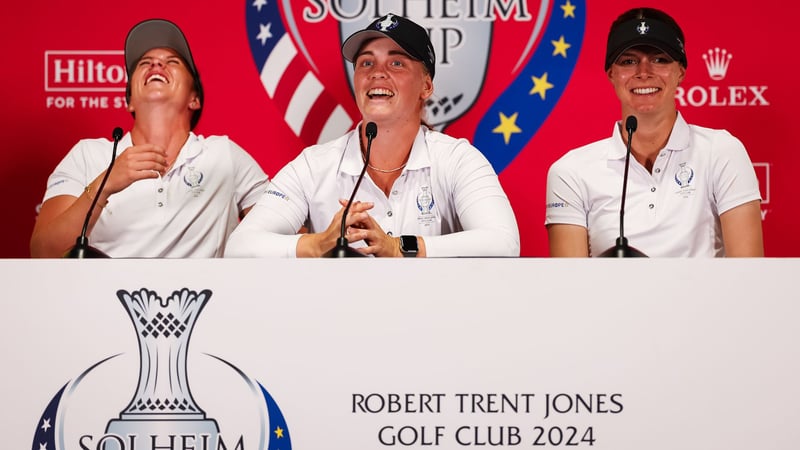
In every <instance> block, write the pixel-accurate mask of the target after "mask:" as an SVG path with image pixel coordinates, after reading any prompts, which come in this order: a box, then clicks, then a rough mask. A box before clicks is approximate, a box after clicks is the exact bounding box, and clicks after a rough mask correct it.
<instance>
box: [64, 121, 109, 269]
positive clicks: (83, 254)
mask: <svg viewBox="0 0 800 450" xmlns="http://www.w3.org/2000/svg"><path fill="white" fill-rule="evenodd" d="M112 136H113V138H114V148H113V149H112V150H111V162H110V163H109V164H108V169H106V174H105V175H104V176H103V180H102V181H100V187H99V188H98V189H97V193H96V194H95V195H94V200H92V204H91V206H89V211H87V212H86V219H85V220H84V221H83V229H82V230H81V235H80V236H78V239H77V240H76V242H75V246H74V247H72V249H70V250H69V251H68V252H67V254H66V255H64V257H65V258H79V259H83V258H108V257H109V256H108V255H106V254H105V253H103V252H101V251H100V250H98V249H96V248H94V247H92V246H90V245H89V239H88V238H87V237H86V230H88V229H89V221H90V220H91V218H92V213H93V212H94V207H95V205H97V199H98V198H100V193H101V192H103V188H104V187H105V186H106V180H108V175H109V174H110V173H111V168H112V167H114V160H115V159H117V144H119V140H120V139H122V128H120V127H116V128H114V133H113V134H112Z"/></svg>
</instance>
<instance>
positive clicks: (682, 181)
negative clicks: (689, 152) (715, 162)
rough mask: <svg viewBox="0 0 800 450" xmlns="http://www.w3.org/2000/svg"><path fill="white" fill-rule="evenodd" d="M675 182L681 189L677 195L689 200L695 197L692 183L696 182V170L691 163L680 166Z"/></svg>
mask: <svg viewBox="0 0 800 450" xmlns="http://www.w3.org/2000/svg"><path fill="white" fill-rule="evenodd" d="M674 180H675V184H677V185H678V186H679V187H680V189H678V190H677V192H676V194H678V195H680V196H682V197H683V198H688V197H691V196H693V195H694V192H695V187H694V185H693V184H692V182H694V169H692V167H691V166H690V165H689V163H685V162H684V163H680V165H678V170H677V171H676V172H675V177H674Z"/></svg>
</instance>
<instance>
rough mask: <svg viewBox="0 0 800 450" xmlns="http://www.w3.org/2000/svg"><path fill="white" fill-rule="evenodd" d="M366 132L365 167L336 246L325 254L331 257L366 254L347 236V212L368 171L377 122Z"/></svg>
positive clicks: (345, 209) (348, 204)
mask: <svg viewBox="0 0 800 450" xmlns="http://www.w3.org/2000/svg"><path fill="white" fill-rule="evenodd" d="M364 134H366V135H367V150H366V152H365V153H366V155H365V156H364V167H363V168H362V169H361V173H360V174H359V175H358V180H357V181H356V187H354V188H353V193H352V194H351V195H350V201H348V202H347V206H345V207H344V212H343V213H342V227H341V230H340V231H339V239H337V240H336V247H334V248H333V249H332V250H331V251H330V252H329V253H328V254H326V255H325V256H327V257H329V258H350V257H358V256H364V255H362V254H361V253H359V252H357V251H355V250H353V249H352V248H350V246H349V245H348V244H349V242H348V241H347V238H346V237H345V234H346V231H347V213H348V212H350V205H352V204H353V199H354V198H355V197H356V192H358V187H359V186H360V185H361V180H363V179H364V173H366V172H367V166H368V165H369V151H370V148H371V147H372V140H373V139H375V136H377V135H378V126H377V125H375V122H368V123H367V125H366V127H365V128H364Z"/></svg>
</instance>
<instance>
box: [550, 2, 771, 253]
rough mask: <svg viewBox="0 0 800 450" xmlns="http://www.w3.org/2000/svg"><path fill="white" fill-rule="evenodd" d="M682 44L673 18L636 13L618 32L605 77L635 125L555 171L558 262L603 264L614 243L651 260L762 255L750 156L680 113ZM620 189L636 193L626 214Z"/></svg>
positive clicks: (614, 28) (610, 43) (578, 152)
mask: <svg viewBox="0 0 800 450" xmlns="http://www.w3.org/2000/svg"><path fill="white" fill-rule="evenodd" d="M684 45H685V37H684V34H683V31H682V30H681V28H680V27H679V26H678V24H677V23H676V22H675V20H674V19H673V18H672V17H670V16H669V15H667V14H666V13H664V12H663V11H659V10H656V9H651V8H636V9H632V10H630V11H627V12H625V13H623V14H622V15H620V16H619V17H618V18H617V20H616V21H614V23H613V24H612V25H611V30H610V31H609V34H608V40H607V46H606V58H605V71H606V76H607V77H608V79H609V80H610V81H611V83H612V85H613V86H614V91H615V93H616V95H617V98H618V99H619V103H620V110H621V116H622V117H623V118H625V120H626V123H632V124H634V125H633V126H626V130H624V131H626V132H627V133H623V129H622V123H623V122H622V120H619V121H617V122H616V123H615V124H614V127H613V134H612V136H611V137H610V138H607V139H603V140H600V141H597V142H594V143H592V144H589V145H586V146H584V147H581V148H578V149H575V150H573V151H571V152H569V153H567V154H566V155H564V156H563V157H562V158H561V159H559V160H558V161H556V162H555V163H554V164H553V165H552V166H551V167H550V171H549V173H548V178H547V214H546V224H547V231H548V237H549V241H550V254H551V255H552V256H598V255H601V252H603V251H604V250H606V249H609V248H614V243H615V239H616V242H617V246H623V247H624V246H626V245H627V244H626V242H627V241H626V239H629V240H630V241H631V244H632V245H633V246H634V247H636V248H637V249H638V250H640V251H641V252H644V254H646V255H648V256H706V257H713V256H763V254H764V248H763V241H762V235H761V234H762V233H761V214H760V199H761V194H760V193H759V186H758V180H757V179H756V176H755V171H754V169H753V165H752V163H751V162H750V158H749V156H748V154H747V151H746V150H745V148H744V146H743V145H742V143H741V142H740V141H739V140H738V139H737V138H735V137H734V136H732V135H731V134H730V133H728V132H727V131H724V130H714V129H710V128H704V127H699V126H696V125H689V124H687V123H686V121H685V120H684V118H683V116H682V115H681V114H680V112H678V111H677V107H676V103H675V98H676V95H675V94H676V91H677V89H678V87H679V86H680V84H681V82H682V81H683V80H684V78H685V76H686V68H687V65H688V63H687V61H688V60H687V57H686V49H685V48H684ZM637 124H638V125H637ZM634 131H635V134H634ZM628 151H630V153H628ZM629 156H633V158H632V159H630V166H629V163H628V161H629ZM628 168H630V176H629V177H628V174H629V173H628ZM622 180H625V181H622ZM621 181H622V182H623V183H630V186H627V185H624V186H621V185H620V182H621ZM620 191H622V193H623V195H626V191H627V192H630V194H631V195H630V199H629V200H630V203H628V206H629V207H626V208H624V209H623V206H622V205H625V204H626V203H625V200H626V199H625V198H622V196H620V194H619V193H620ZM623 215H626V217H627V219H628V220H627V222H625V224H624V225H625V229H626V230H627V233H625V235H624V236H623V235H622V230H623V224H622V223H621V222H622V221H623ZM617 230H619V234H617ZM604 254H605V252H603V253H602V255H604ZM602 255H601V256H602Z"/></svg>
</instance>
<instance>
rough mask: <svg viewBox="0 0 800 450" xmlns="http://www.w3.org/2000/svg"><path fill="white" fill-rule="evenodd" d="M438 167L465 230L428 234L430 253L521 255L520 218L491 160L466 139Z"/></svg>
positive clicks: (428, 254) (435, 255) (448, 255)
mask: <svg viewBox="0 0 800 450" xmlns="http://www.w3.org/2000/svg"><path fill="white" fill-rule="evenodd" d="M450 157H452V158H454V159H453V161H452V163H449V162H445V163H441V162H440V163H439V164H437V166H436V170H440V171H444V173H442V174H441V176H443V177H444V179H445V181H444V182H445V184H446V185H447V187H448V188H449V189H448V190H449V191H450V195H451V196H452V199H453V202H454V207H455V211H456V214H457V216H458V220H459V222H460V223H461V227H462V230H463V231H458V232H455V233H450V234H446V235H441V236H424V239H425V251H426V255H427V256H428V257H453V256H519V253H520V241H519V229H518V227H517V220H516V217H515V216H514V211H513V209H512V208H511V203H510V202H509V200H508V197H507V196H506V193H505V191H503V188H502V186H501V185H500V181H499V179H498V177H497V174H496V173H495V172H494V169H493V168H492V166H491V164H490V163H489V161H488V160H487V159H486V158H485V157H484V156H483V154H482V153H481V152H480V151H478V149H476V148H475V147H473V146H472V145H470V144H469V143H468V142H467V141H465V140H463V139H462V140H458V141H457V143H456V145H455V146H454V147H453V150H452V153H451V154H450Z"/></svg>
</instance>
